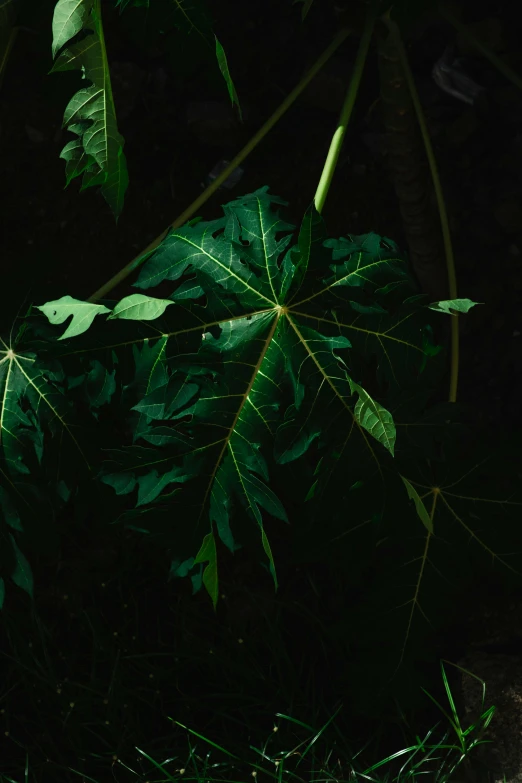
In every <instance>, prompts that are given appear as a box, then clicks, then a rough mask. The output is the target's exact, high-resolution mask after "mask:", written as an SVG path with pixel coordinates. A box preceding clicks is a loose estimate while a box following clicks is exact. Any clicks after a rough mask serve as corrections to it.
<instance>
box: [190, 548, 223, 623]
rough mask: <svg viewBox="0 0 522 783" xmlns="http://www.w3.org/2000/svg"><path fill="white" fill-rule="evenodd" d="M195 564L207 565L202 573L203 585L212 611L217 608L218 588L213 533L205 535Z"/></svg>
mask: <svg viewBox="0 0 522 783" xmlns="http://www.w3.org/2000/svg"><path fill="white" fill-rule="evenodd" d="M197 563H207V565H206V566H205V570H204V571H203V584H204V585H205V587H206V589H207V592H208V594H209V595H210V597H211V599H212V603H213V605H214V609H215V608H216V606H217V602H218V595H219V586H218V570H217V551H216V541H215V539H214V534H213V533H207V535H206V536H205V538H204V539H203V543H202V544H201V549H200V550H199V552H198V553H197V555H196V559H195V560H194V565H196V564H197Z"/></svg>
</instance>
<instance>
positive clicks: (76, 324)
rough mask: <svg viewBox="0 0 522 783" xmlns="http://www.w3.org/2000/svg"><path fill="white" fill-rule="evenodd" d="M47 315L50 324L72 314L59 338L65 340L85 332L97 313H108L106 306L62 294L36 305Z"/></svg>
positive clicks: (62, 320)
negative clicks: (52, 299)
mask: <svg viewBox="0 0 522 783" xmlns="http://www.w3.org/2000/svg"><path fill="white" fill-rule="evenodd" d="M36 309H37V310H40V312H42V313H43V314H44V315H46V316H47V318H48V319H49V321H50V323H52V324H63V322H64V321H66V320H67V318H69V316H71V315H72V317H73V319H72V321H71V323H70V324H69V326H68V327H67V329H66V330H65V332H64V333H63V334H62V336H61V337H59V338H58V339H59V340H67V339H68V338H69V337H76V336H77V335H79V334H82V333H83V332H86V331H87V329H88V328H89V327H90V325H91V324H92V322H93V321H94V319H95V318H96V316H97V315H100V314H101V313H110V312H111V311H110V310H109V308H108V307H105V306H104V305H100V304H94V303H93V302H82V301H80V300H79V299H74V298H73V297H72V296H62V298H61V299H55V300H54V301H52V302H46V303H45V304H44V305H40V306H37V307H36Z"/></svg>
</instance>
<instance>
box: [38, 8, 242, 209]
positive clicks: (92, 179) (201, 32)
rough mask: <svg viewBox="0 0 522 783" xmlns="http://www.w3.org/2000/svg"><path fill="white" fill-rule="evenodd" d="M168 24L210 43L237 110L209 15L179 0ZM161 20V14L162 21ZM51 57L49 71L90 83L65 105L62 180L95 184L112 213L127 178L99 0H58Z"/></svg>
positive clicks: (119, 204) (118, 204)
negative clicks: (77, 74) (76, 73)
mask: <svg viewBox="0 0 522 783" xmlns="http://www.w3.org/2000/svg"><path fill="white" fill-rule="evenodd" d="M129 5H135V6H137V7H140V6H145V7H146V8H147V9H148V6H149V3H148V0H116V7H119V9H120V11H123V10H124V9H125V8H126V7H127V6H129ZM170 10H171V12H172V11H175V12H176V13H175V14H174V24H176V26H179V27H180V28H181V29H183V30H184V31H185V34H189V33H190V32H194V33H195V34H196V35H197V36H199V37H200V38H201V39H202V40H203V41H204V42H205V43H206V44H207V45H210V46H211V48H214V49H215V58H216V61H217V64H218V66H219V69H220V71H221V73H222V76H223V78H224V81H225V84H226V86H227V89H228V92H229V95H230V99H231V102H232V104H233V105H234V104H236V105H237V107H238V110H239V115H240V116H241V109H240V107H239V100H238V97H237V93H236V90H235V87H234V83H233V81H232V78H231V76H230V72H229V69H228V63H227V58H226V54H225V51H224V49H223V46H222V45H221V43H220V42H219V41H218V39H217V38H216V37H215V36H214V35H213V33H212V28H211V20H210V19H209V18H208V15H206V14H205V13H204V12H203V9H202V8H201V7H200V6H199V5H198V4H196V6H195V7H193V8H191V10H190V13H189V12H188V11H187V9H186V8H185V6H184V4H183V3H181V2H177V3H172V4H171V9H170ZM166 23H167V18H166V17H164V19H163V25H165V24H166ZM52 52H53V57H57V55H58V57H57V59H56V62H55V64H54V66H53V68H52V71H51V73H55V72H58V71H68V70H75V69H79V70H81V71H82V78H83V79H85V80H87V81H88V82H89V83H90V84H89V85H88V86H86V87H83V88H82V89H80V90H78V92H77V93H76V94H75V95H74V96H73V97H72V98H71V100H70V101H69V104H68V105H67V108H66V109H65V113H64V118H63V125H64V127H66V128H67V130H69V131H70V132H71V133H73V134H75V136H76V138H75V139H73V140H72V141H69V142H68V143H67V144H66V145H65V147H64V148H63V150H62V152H61V155H60V157H61V158H63V159H64V160H65V161H66V167H65V174H66V179H67V185H68V184H69V183H70V182H71V180H73V179H74V178H75V177H79V176H82V185H81V190H85V188H88V187H93V186H99V187H100V192H101V194H102V195H103V197H104V198H105V200H106V202H107V203H108V205H109V206H110V208H111V210H112V212H113V214H114V216H115V218H116V219H118V217H119V215H120V214H121V211H122V209H123V204H124V199H125V193H126V190H127V187H128V184H129V176H128V172H127V162H126V159H125V154H124V151H123V147H124V144H125V142H124V139H123V137H122V135H121V134H120V132H119V130H118V121H117V116H116V108H115V105H114V99H113V93H112V86H111V74H110V68H109V60H108V54H107V49H106V46H105V38H104V30H103V21H102V14H101V4H100V0H58V2H57V3H56V6H55V9H54V16H53V43H52Z"/></svg>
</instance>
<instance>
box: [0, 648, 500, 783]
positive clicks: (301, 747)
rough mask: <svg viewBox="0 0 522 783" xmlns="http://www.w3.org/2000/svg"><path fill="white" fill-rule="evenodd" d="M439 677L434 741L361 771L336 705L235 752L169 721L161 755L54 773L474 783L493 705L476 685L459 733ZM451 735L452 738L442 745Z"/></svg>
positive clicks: (307, 782) (231, 780)
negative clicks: (477, 704)
mask: <svg viewBox="0 0 522 783" xmlns="http://www.w3.org/2000/svg"><path fill="white" fill-rule="evenodd" d="M441 673H442V679H443V683H444V687H445V690H446V693H447V697H448V703H449V710H446V709H445V708H443V707H442V705H440V704H438V703H437V706H438V707H439V709H440V710H441V712H442V714H443V716H444V719H445V722H446V728H445V730H444V733H443V735H442V737H440V738H439V739H438V740H437V741H436V739H435V736H436V733H437V730H439V729H440V727H439V726H436V727H435V728H433V729H431V730H430V731H428V732H427V733H426V735H425V736H424V738H423V739H421V738H420V737H419V736H417V737H416V738H415V741H414V742H412V743H411V744H410V745H408V747H405V748H403V749H402V750H399V751H397V752H396V753H394V754H391V755H389V756H387V757H386V758H383V759H382V760H380V761H378V762H374V763H372V764H370V765H369V766H366V765H365V762H363V753H364V751H366V750H367V749H368V747H369V746H371V741H368V743H367V744H366V746H365V747H364V748H362V749H359V751H358V752H355V753H354V752H353V750H352V749H351V748H350V746H349V743H348V742H347V739H346V737H345V736H344V734H343V732H342V731H340V730H339V729H338V725H337V718H338V716H339V713H340V712H341V709H342V708H341V707H339V708H338V709H337V710H336V711H335V712H334V713H333V714H332V715H331V716H330V718H329V719H328V721H326V722H325V723H324V724H323V725H322V726H321V728H319V729H317V730H316V729H314V728H313V727H312V726H310V725H308V724H306V723H304V722H302V721H300V720H298V719H297V718H295V717H292V716H289V715H285V714H282V713H277V714H276V715H275V716H274V721H273V725H272V729H271V731H270V733H269V736H268V738H267V739H265V741H264V743H262V744H261V745H257V744H251V743H249V744H248V746H247V747H246V748H244V751H243V752H242V753H239V754H238V753H237V752H232V751H231V750H229V749H227V748H226V747H224V746H223V745H220V744H218V743H217V742H215V741H214V740H212V739H211V738H209V737H206V736H204V735H202V734H200V733H199V732H197V731H196V730H195V729H193V728H191V727H188V726H185V725H183V724H181V723H180V722H179V721H176V720H172V719H169V720H170V723H171V726H172V728H173V729H175V734H174V735H173V736H172V737H171V739H170V742H169V747H170V750H167V749H166V748H164V749H163V752H162V753H158V754H153V753H152V752H150V751H149V752H148V751H147V750H146V749H144V748H142V747H140V746H135V757H134V761H132V760H131V759H128V758H120V757H119V756H118V755H117V754H116V753H115V754H114V755H113V757H112V760H111V762H110V764H109V765H108V769H107V770H106V773H105V775H104V777H99V778H93V777H90V776H88V775H86V774H85V773H84V772H82V771H81V769H79V767H80V765H70V766H67V767H63V768H62V769H61V772H67V773H68V779H69V780H71V781H73V780H74V779H78V780H81V781H84V782H85V781H89V783H104V781H105V780H109V779H110V778H112V779H114V780H117V781H129V782H130V781H132V783H168V782H172V781H197V783H214V782H215V783H247V781H270V780H273V781H277V783H283V781H288V783H330V782H331V783H334V782H335V783H355V781H361V783H363V781H369V782H370V783H392V782H396V783H399V781H407V780H414V779H416V778H417V777H419V776H421V775H422V776H423V779H424V780H429V781H430V783H432V782H433V783H447V782H449V783H462V781H466V780H468V779H473V780H476V778H475V777H473V778H471V777H470V770H473V769H474V768H473V766H472V762H473V757H474V749H475V748H476V747H477V746H478V745H479V744H482V743H483V742H484V740H482V739H481V736H482V734H483V732H484V730H485V729H486V728H487V726H488V725H489V722H490V721H491V719H492V717H493V713H494V709H495V708H494V707H489V708H487V709H484V697H485V684H484V683H483V682H482V681H481V682H482V685H483V705H482V706H483V710H482V714H481V716H480V719H479V721H478V723H477V724H473V725H471V726H468V727H467V728H463V726H462V723H461V720H460V717H459V715H458V713H457V710H456V706H455V702H454V699H453V696H452V693H451V689H450V686H449V683H448V679H447V676H446V670H445V667H444V664H443V662H441ZM472 676H473V675H472ZM477 679H478V678H477ZM427 695H428V696H430V695H429V694H427ZM430 698H431V697H430ZM451 736H452V737H453V741H450V737H451ZM53 766H55V772H56V771H58V770H57V769H56V767H57V766H59V765H53ZM40 769H41V768H40ZM109 769H110V773H109ZM456 773H457V774H456ZM109 774H110V777H109ZM426 776H428V778H426ZM40 780H41V777H40V776H39V775H38V771H37V770H36V769H32V768H31V764H30V759H29V756H28V755H27V756H26V759H25V764H24V768H23V770H21V771H20V773H19V774H18V775H17V776H14V777H13V776H10V775H3V776H0V783H30V781H34V782H35V783H39V781H40Z"/></svg>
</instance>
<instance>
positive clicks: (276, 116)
mask: <svg viewBox="0 0 522 783" xmlns="http://www.w3.org/2000/svg"><path fill="white" fill-rule="evenodd" d="M350 32H351V30H350V29H349V28H347V27H345V28H343V29H342V30H340V32H339V33H338V34H337V35H336V37H335V38H334V40H333V41H332V43H331V44H330V45H329V46H328V47H327V49H325V51H324V52H323V53H322V55H321V56H320V57H319V58H318V59H317V60H316V62H315V63H314V64H313V66H312V67H311V68H310V70H309V71H308V73H307V74H306V75H305V76H304V77H303V78H302V79H301V81H300V82H299V84H298V85H297V86H296V87H294V89H293V90H292V92H291V93H289V95H287V97H286V98H285V100H284V101H283V102H282V103H281V105H280V106H279V107H278V108H277V109H276V110H275V112H274V113H273V114H272V116H271V117H270V118H269V119H268V120H267V121H266V122H265V124H264V125H263V126H262V127H261V128H260V129H259V130H258V132H257V133H256V134H255V135H254V136H253V137H252V138H251V139H250V141H249V142H248V143H247V144H246V145H245V146H244V147H243V149H242V150H241V151H240V152H238V154H237V155H236V157H235V158H234V159H233V160H232V161H231V163H230V164H229V165H228V166H227V168H226V169H225V170H224V171H223V172H222V173H221V174H220V175H219V176H218V177H216V179H215V180H214V181H213V182H212V183H211V184H210V185H209V186H208V188H206V190H204V191H203V193H202V194H201V195H200V196H198V198H197V199H196V200H195V201H193V202H192V204H191V205H190V206H189V207H187V209H186V210H185V211H184V212H182V213H181V215H179V216H178V217H177V218H176V220H174V222H173V223H171V225H170V226H169V227H168V228H167V229H165V231H163V232H162V233H161V234H160V235H159V236H158V237H156V239H154V240H153V241H152V242H151V243H150V244H149V245H147V247H146V248H145V249H144V250H142V252H141V253H140V254H139V255H138V256H136V257H135V258H134V259H133V260H132V261H130V262H129V263H128V264H127V266H125V267H124V268H123V269H121V270H120V271H119V272H118V273H117V274H116V275H114V277H111V279H110V280H109V281H108V282H107V283H105V285H102V287H101V288H99V289H98V290H97V291H95V293H94V294H92V296H90V297H89V299H88V300H87V301H88V302H94V301H96V300H98V299H103V298H104V297H105V296H106V295H107V294H108V293H109V291H112V289H113V288H115V287H116V286H117V285H119V284H120V283H121V282H123V280H125V278H126V277H128V275H130V273H131V272H133V271H134V270H135V269H136V268H137V267H138V266H140V265H141V264H142V263H143V262H144V261H145V260H146V259H147V258H148V257H149V255H150V254H151V253H152V252H153V251H154V250H155V249H156V248H157V247H158V245H160V244H161V242H162V241H163V240H164V239H165V237H166V236H167V234H168V232H169V231H170V230H171V229H173V228H179V226H181V225H183V223H186V222H187V220H189V219H190V218H191V217H192V216H193V215H194V213H195V212H196V211H197V210H198V209H199V208H200V207H201V206H203V204H204V203H205V202H206V201H208V199H209V198H210V196H211V195H212V194H213V193H215V191H216V190H217V189H218V188H219V187H220V185H222V184H223V182H224V181H225V180H226V179H228V177H229V176H230V175H231V174H232V172H233V171H234V169H236V168H237V167H238V166H239V165H240V163H242V162H243V161H244V160H245V158H246V157H247V156H248V155H249V154H250V153H251V152H252V150H253V149H254V148H255V147H257V145H258V144H259V142H260V141H261V140H262V139H263V138H264V137H265V136H266V134H267V133H268V132H269V131H270V130H271V129H272V128H273V126H274V125H275V124H276V122H277V121H278V120H280V119H281V117H282V116H283V114H284V113H285V112H286V111H287V110H288V109H289V108H290V106H291V105H292V104H293V103H294V101H295V100H296V98H298V97H299V95H300V94H301V93H302V92H303V90H304V89H305V87H306V86H307V85H308V84H309V82H311V80H312V79H313V78H314V76H315V75H316V74H317V73H318V72H319V71H320V70H321V68H322V67H323V65H324V64H325V63H326V62H327V61H328V60H329V59H330V57H331V56H332V54H333V53H334V52H335V51H336V50H337V49H338V48H339V46H340V45H341V44H342V43H343V41H344V40H345V39H346V38H347V37H348V36H349V35H350Z"/></svg>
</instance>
